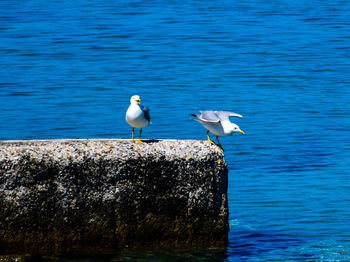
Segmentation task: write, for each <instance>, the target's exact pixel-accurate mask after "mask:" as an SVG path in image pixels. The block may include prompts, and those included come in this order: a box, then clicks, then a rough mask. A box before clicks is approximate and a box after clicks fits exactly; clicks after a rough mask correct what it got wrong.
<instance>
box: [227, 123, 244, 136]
mask: <svg viewBox="0 0 350 262" xmlns="http://www.w3.org/2000/svg"><path fill="white" fill-rule="evenodd" d="M230 132H231V134H233V133H235V132H239V133H241V134H243V135H244V132H243V130H241V129H240V128H239V126H238V125H236V124H234V123H231V125H230Z"/></svg>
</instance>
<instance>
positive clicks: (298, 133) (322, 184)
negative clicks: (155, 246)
mask: <svg viewBox="0 0 350 262" xmlns="http://www.w3.org/2000/svg"><path fill="white" fill-rule="evenodd" d="M133 94H139V95H140V96H141V99H142V103H143V104H144V105H147V106H148V107H149V108H150V109H151V117H152V119H153V120H152V125H151V126H149V127H147V128H145V129H144V131H143V137H144V138H162V139H168V138H169V139H203V140H205V139H206V134H205V129H204V128H203V127H202V126H201V125H200V124H199V123H197V122H195V121H192V120H191V118H190V116H189V114H190V113H197V112H198V111H199V110H206V109H211V110H230V111H234V112H237V113H240V114H242V115H243V116H244V118H243V119H232V120H234V122H235V123H236V124H238V125H239V126H240V127H241V129H243V130H244V131H245V133H246V135H240V134H238V135H234V136H232V137H224V138H222V139H221V143H222V144H223V147H224V148H225V157H226V160H227V162H228V165H229V192H228V195H229V211H230V217H229V220H230V233H229V243H228V246H227V250H226V252H225V254H222V253H220V254H218V253H217V252H216V251H212V250H207V251H202V252H199V251H190V252H188V253H176V252H175V251H174V252H171V251H170V252H169V253H166V254H159V253H157V252H151V251H150V252H145V253H139V254H125V255H121V256H120V257H115V258H113V259H112V260H113V261H350V223H349V221H350V179H349V175H350V105H349V102H350V2H348V1H341V0H335V1H327V0H311V1H300V0H293V1H292V0H285V1H278V0H273V1H260V0H257V1H252V0H247V1H241V0H239V1H222V0H218V1H207V0H203V1H197V0H191V1H178V0H168V1H156V0H154V1H153V0H151V1H137V0H134V1H131V0H123V1H97V0H90V1H82V0H76V1H68V0H52V1H41V0H27V1H18V0H2V1H1V2H0V139H2V140H5V139H41V138H129V137H130V136H131V129H130V127H129V126H128V125H127V123H126V122H125V111H126V109H127V107H128V105H129V99H130V97H131V95H133Z"/></svg>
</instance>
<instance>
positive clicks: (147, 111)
mask: <svg viewBox="0 0 350 262" xmlns="http://www.w3.org/2000/svg"><path fill="white" fill-rule="evenodd" d="M141 109H142V111H143V115H144V116H145V118H146V119H147V121H148V122H151V116H150V114H149V108H148V107H147V106H141Z"/></svg>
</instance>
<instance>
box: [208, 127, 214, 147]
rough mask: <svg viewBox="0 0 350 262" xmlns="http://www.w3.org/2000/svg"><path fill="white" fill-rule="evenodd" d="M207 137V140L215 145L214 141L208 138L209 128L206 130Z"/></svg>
mask: <svg viewBox="0 0 350 262" xmlns="http://www.w3.org/2000/svg"><path fill="white" fill-rule="evenodd" d="M207 137H208V141H209V142H210V144H213V145H216V144H215V143H214V141H212V140H211V139H210V137H209V130H207Z"/></svg>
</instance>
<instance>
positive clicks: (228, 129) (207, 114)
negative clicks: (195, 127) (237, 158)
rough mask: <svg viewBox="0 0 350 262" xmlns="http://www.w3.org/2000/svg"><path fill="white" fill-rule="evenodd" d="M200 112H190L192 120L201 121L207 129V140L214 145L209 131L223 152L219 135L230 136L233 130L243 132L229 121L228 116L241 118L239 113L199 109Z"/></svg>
mask: <svg viewBox="0 0 350 262" xmlns="http://www.w3.org/2000/svg"><path fill="white" fill-rule="evenodd" d="M200 112H201V113H200V114H191V116H194V117H195V118H194V120H196V121H198V122H199V123H201V124H202V125H203V126H204V127H205V128H206V129H207V137H208V141H209V142H210V143H212V144H213V145H215V143H214V142H213V141H212V140H210V137H209V131H210V132H212V133H213V134H214V135H216V139H217V140H218V145H217V146H218V147H219V148H220V149H221V150H222V152H224V149H223V148H222V145H221V144H220V141H219V136H230V135H232V134H233V133H235V132H239V133H242V134H244V132H243V131H242V130H241V129H240V128H239V126H238V125H236V124H234V123H231V121H230V118H229V117H230V116H235V117H239V118H243V116H241V115H240V114H236V113H233V112H228V111H200Z"/></svg>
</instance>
